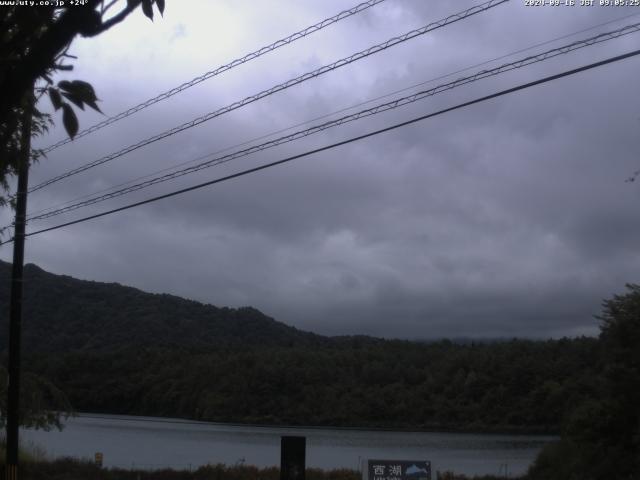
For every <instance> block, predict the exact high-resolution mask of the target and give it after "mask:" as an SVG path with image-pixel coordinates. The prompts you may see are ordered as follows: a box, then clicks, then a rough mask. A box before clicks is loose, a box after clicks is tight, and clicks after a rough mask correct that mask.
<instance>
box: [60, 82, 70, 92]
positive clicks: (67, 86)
mask: <svg viewBox="0 0 640 480" xmlns="http://www.w3.org/2000/svg"><path fill="white" fill-rule="evenodd" d="M58 87H60V88H61V89H62V90H64V91H65V92H72V91H73V85H72V84H71V82H70V81H68V80H62V81H60V82H58Z"/></svg>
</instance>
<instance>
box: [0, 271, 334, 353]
mask: <svg viewBox="0 0 640 480" xmlns="http://www.w3.org/2000/svg"><path fill="white" fill-rule="evenodd" d="M10 274H11V264H10V263H7V262H3V261H0V278H2V279H3V281H2V282H1V283H0V311H2V312H4V315H2V318H1V319H0V328H2V331H1V333H0V338H1V339H2V342H1V343H0V350H4V348H5V347H6V332H7V322H8V313H9V295H10V288H9V287H10V281H9V279H10ZM24 281H25V284H24V306H23V317H24V319H23V347H24V349H25V351H28V350H30V351H34V352H38V353H54V352H58V351H65V352H67V351H72V350H80V351H82V350H91V351H101V350H113V349H118V348H123V347H130V346H139V347H146V346H180V347H191V348H195V349H207V348H209V347H221V346H241V345H242V344H246V345H258V344H259V345H270V346H287V345H305V344H309V345H312V344H313V345H315V344H319V343H322V342H324V341H326V337H323V336H321V335H317V334H315V333H311V332H306V331H302V330H298V329H297V328H295V327H291V326H288V325H286V324H284V323H282V322H278V321H277V320H275V319H273V318H271V317H269V316H267V315H265V314H264V313H262V312H260V311H259V310H257V309H255V308H253V307H240V308H229V307H217V306H214V305H210V304H204V303H201V302H198V301H195V300H188V299H185V298H182V297H178V296H175V295H170V294H166V293H149V292H145V291H143V290H140V289H137V288H134V287H129V286H125V285H121V284H119V283H106V282H96V281H91V280H79V279H76V278H74V277H71V276H68V275H57V274H53V273H50V272H47V271H45V270H43V269H42V268H40V267H39V266H37V265H35V264H32V263H29V264H26V265H25V269H24Z"/></svg>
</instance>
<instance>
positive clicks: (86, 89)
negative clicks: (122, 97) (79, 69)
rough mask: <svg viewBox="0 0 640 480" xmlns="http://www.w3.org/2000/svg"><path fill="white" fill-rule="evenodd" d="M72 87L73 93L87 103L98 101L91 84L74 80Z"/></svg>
mask: <svg viewBox="0 0 640 480" xmlns="http://www.w3.org/2000/svg"><path fill="white" fill-rule="evenodd" d="M71 87H72V88H73V93H75V94H77V95H78V96H80V97H81V98H82V99H83V100H84V101H85V102H86V101H87V100H97V97H96V92H95V90H94V89H93V87H92V86H91V84H90V83H88V82H83V81H82V80H74V81H73V82H71Z"/></svg>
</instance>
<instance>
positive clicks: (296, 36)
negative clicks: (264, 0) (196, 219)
mask: <svg viewBox="0 0 640 480" xmlns="http://www.w3.org/2000/svg"><path fill="white" fill-rule="evenodd" d="M384 1H385V0H369V1H367V2H363V3H360V4H358V5H356V6H355V7H352V8H350V9H348V10H343V11H342V12H340V13H338V14H336V15H334V16H333V17H329V18H325V19H324V20H322V21H320V22H318V23H316V24H314V25H311V26H309V27H306V28H304V29H302V30H300V31H298V32H296V33H293V34H291V35H289V36H288V37H285V38H281V39H280V40H276V41H275V42H273V43H271V44H270V45H267V46H265V47H261V48H259V49H258V50H255V51H253V52H251V53H248V54H246V55H245V56H243V57H240V58H236V59H235V60H232V61H231V62H229V63H227V64H226V65H222V66H219V67H217V68H215V69H214V70H210V71H208V72H206V73H203V74H202V75H200V76H199V77H196V78H194V79H192V80H189V81H188V82H185V83H183V84H182V85H179V86H177V87H174V88H172V89H171V90H167V91H166V92H163V93H161V94H159V95H157V96H155V97H153V98H150V99H149V100H146V101H144V102H142V103H140V104H138V105H136V106H134V107H131V108H129V109H128V110H125V111H123V112H120V113H118V114H117V115H114V116H112V117H109V118H107V119H106V120H103V121H102V122H99V123H96V124H95V125H93V126H91V127H89V128H86V129H85V130H82V131H80V132H78V133H77V134H76V136H75V138H74V139H78V138H80V137H84V136H85V135H89V134H90V133H93V132H96V131H98V130H100V129H101V128H104V127H106V126H107V125H111V124H112V123H115V122H117V121H119V120H122V119H123V118H126V117H129V116H131V115H133V114H134V113H137V112H139V111H140V110H144V109H145V108H147V107H150V106H151V105H154V104H155V103H158V102H160V101H162V100H166V99H167V98H169V97H172V96H174V95H176V94H178V93H180V92H182V91H184V90H186V89H188V88H191V87H193V86H194V85H197V84H199V83H202V82H204V81H205V80H208V79H210V78H213V77H215V76H217V75H220V74H221V73H224V72H226V71H228V70H231V69H232V68H234V67H237V66H239V65H242V64H244V63H247V62H249V61H250V60H255V59H256V58H258V57H261V56H262V55H265V54H266V53H269V52H272V51H274V50H276V49H278V48H280V47H284V46H285V45H288V44H290V43H293V42H295V41H296V40H300V39H301V38H304V37H306V36H308V35H311V34H312V33H315V32H317V31H319V30H322V29H323V28H325V27H328V26H329V25H333V24H334V23H337V22H339V21H340V20H344V19H345V18H349V17H351V16H352V15H355V14H357V13H360V12H363V11H364V10H367V9H368V8H371V7H373V6H375V5H377V4H379V3H382V2H384ZM69 142H71V139H70V138H65V139H64V140H60V141H59V142H57V143H54V144H53V145H50V146H48V147H46V148H44V149H43V152H44V153H49V152H51V151H53V150H55V149H56V148H58V147H61V146H62V145H66V144H67V143H69Z"/></svg>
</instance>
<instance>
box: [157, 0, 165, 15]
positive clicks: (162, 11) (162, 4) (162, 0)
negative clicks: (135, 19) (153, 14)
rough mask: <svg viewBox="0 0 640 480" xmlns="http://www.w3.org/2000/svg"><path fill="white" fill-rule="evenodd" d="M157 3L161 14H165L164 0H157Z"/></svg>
mask: <svg viewBox="0 0 640 480" xmlns="http://www.w3.org/2000/svg"><path fill="white" fill-rule="evenodd" d="M156 5H157V6H158V11H159V12H160V15H161V16H164V0H156Z"/></svg>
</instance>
